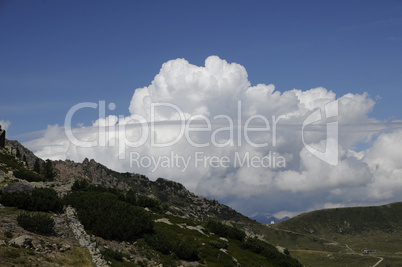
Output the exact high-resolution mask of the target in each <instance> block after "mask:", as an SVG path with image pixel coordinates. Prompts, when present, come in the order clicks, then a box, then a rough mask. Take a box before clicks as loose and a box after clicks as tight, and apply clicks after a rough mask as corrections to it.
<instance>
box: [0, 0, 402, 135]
mask: <svg viewBox="0 0 402 267" xmlns="http://www.w3.org/2000/svg"><path fill="white" fill-rule="evenodd" d="M0 32H1V34H0V48H1V49H0V90H1V97H0V120H9V121H10V122H11V125H10V127H9V129H8V134H9V136H11V137H12V136H18V135H20V134H24V133H28V132H32V131H38V130H43V129H46V127H47V125H53V124H59V125H62V124H63V122H64V116H65V114H66V113H67V111H68V110H69V108H70V107H71V106H73V105H75V104H77V103H79V102H83V101H93V102H97V101H98V100H105V101H106V102H108V103H109V102H114V103H116V106H117V109H116V111H115V113H117V114H122V115H127V114H128V105H129V103H130V99H131V97H132V94H133V92H134V90H135V89H136V88H140V87H144V86H148V85H149V84H150V82H151V81H152V79H153V77H154V76H155V75H156V74H157V73H158V72H159V69H160V68H161V65H162V64H163V63H164V62H166V61H168V60H171V59H176V58H185V59H186V60H188V61H189V62H190V63H192V64H195V65H198V66H202V65H203V64H204V60H205V59H206V58H207V57H208V56H210V55H218V56H219V57H220V58H222V59H225V60H227V61H228V62H237V63H239V64H241V65H243V66H244V67H245V68H246V69H247V72H248V75H249V80H250V82H251V84H252V85H256V84H258V83H265V84H269V83H273V84H274V85H275V86H276V90H279V91H287V90H291V89H293V88H297V89H302V90H308V89H310V88H314V87H318V86H323V87H325V88H327V89H328V90H332V91H333V92H335V93H336V94H337V95H338V96H341V95H343V94H345V93H348V92H353V93H363V92H368V93H369V94H370V96H371V97H372V98H375V97H376V96H377V95H379V96H381V97H382V98H381V100H379V101H378V103H377V104H376V106H375V109H374V111H373V112H372V114H371V116H372V117H375V118H378V119H381V120H392V119H400V118H401V116H400V114H401V109H402V108H401V105H400V104H399V103H400V99H401V97H402V93H401V91H402V90H401V84H402V75H401V70H402V49H401V47H402V3H401V2H400V1H156V2H155V1H152V2H151V1H141V2H140V1H116V2H113V3H112V2H110V1H1V2H0ZM87 113H88V114H87ZM87 113H85V114H84V113H83V114H81V116H82V117H81V118H80V120H81V122H84V123H86V124H89V123H90V122H91V121H92V120H95V119H96V118H93V117H94V116H96V114H95V113H93V114H92V113H91V112H87Z"/></svg>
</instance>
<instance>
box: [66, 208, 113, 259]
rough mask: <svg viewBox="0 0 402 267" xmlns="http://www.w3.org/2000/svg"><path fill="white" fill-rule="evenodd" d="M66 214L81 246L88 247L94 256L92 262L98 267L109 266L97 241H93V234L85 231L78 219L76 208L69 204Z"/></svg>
mask: <svg viewBox="0 0 402 267" xmlns="http://www.w3.org/2000/svg"><path fill="white" fill-rule="evenodd" d="M66 215H67V218H68V224H69V226H70V228H71V230H72V231H73V233H74V236H75V238H76V239H77V240H78V242H79V243H80V245H81V247H83V248H86V249H88V251H89V253H90V254H91V256H92V262H93V263H95V265H96V266H97V267H106V266H109V265H108V263H107V262H106V260H104V259H103V257H102V253H101V252H100V250H99V248H98V245H97V243H96V241H93V239H92V238H91V236H89V235H88V234H87V233H86V232H85V230H84V226H83V225H82V224H81V223H80V221H79V220H78V219H77V217H76V213H75V209H74V208H73V207H71V206H68V207H67V208H66Z"/></svg>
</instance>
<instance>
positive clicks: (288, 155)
mask: <svg viewBox="0 0 402 267" xmlns="http://www.w3.org/2000/svg"><path fill="white" fill-rule="evenodd" d="M333 101H337V104H338V105H337V106H336V107H337V110H329V109H327V110H326V107H327V106H326V105H327V104H328V103H331V102H333ZM374 105H375V101H374V100H372V99H371V98H370V96H368V95H367V94H353V93H349V94H346V95H343V96H337V95H336V93H335V92H332V91H328V90H327V89H325V88H323V87H318V88H313V89H310V90H306V91H302V90H299V89H293V90H289V91H284V92H280V91H277V90H276V89H275V86H274V85H272V84H268V85H266V84H258V85H255V86H253V85H251V84H250V82H249V80H248V74H247V71H246V69H245V68H244V67H243V66H241V65H240V64H237V63H228V62H227V61H225V60H222V59H220V58H219V57H217V56H211V57H208V58H207V59H206V61H205V66H195V65H192V64H190V63H189V62H188V61H186V60H185V59H176V60H171V61H168V62H166V63H164V64H163V65H162V67H161V69H160V71H159V73H158V74H157V75H156V76H155V78H154V79H153V81H151V83H150V85H149V86H147V87H144V88H138V89H136V90H135V91H134V94H133V96H132V99H131V102H130V106H129V111H130V114H131V115H129V116H125V117H124V116H118V114H112V115H109V116H108V117H106V118H98V119H97V120H96V121H95V122H94V123H93V125H92V126H86V127H80V128H73V129H71V134H70V137H71V136H73V137H74V138H75V141H74V140H71V138H70V139H69V138H67V136H66V134H65V132H66V131H65V130H67V131H69V129H70V128H69V127H67V128H64V127H62V126H58V125H53V126H49V127H48V129H47V130H46V133H45V134H44V135H43V136H42V137H41V138H38V139H35V140H32V141H30V142H27V143H26V145H27V146H28V147H30V148H31V149H33V150H34V151H35V153H36V155H38V156H40V157H42V158H51V159H56V158H57V159H65V158H68V159H72V160H75V161H82V160H83V159H84V158H85V157H88V158H94V159H95V160H97V161H99V162H101V163H103V164H105V165H107V166H108V167H110V168H113V169H116V170H118V171H130V172H139V173H143V174H145V175H148V176H149V177H150V178H152V179H155V178H157V177H166V178H169V179H172V180H175V181H178V182H181V183H183V184H184V185H185V186H186V187H187V188H189V189H190V190H192V191H195V192H196V193H199V194H202V195H205V196H209V197H213V198H216V199H219V200H221V201H223V202H225V203H227V204H229V205H231V206H232V207H234V208H236V209H238V210H239V211H242V212H244V213H246V214H253V213H255V212H270V213H276V214H285V213H287V214H290V215H294V214H297V213H298V212H302V211H307V210H311V209H316V208H324V207H331V206H342V205H364V204H379V203H384V202H387V201H395V200H396V199H397V196H398V195H401V194H400V193H401V191H402V186H401V184H402V183H401V180H400V177H401V175H400V174H401V172H402V164H401V162H400V160H399V157H398V156H399V153H400V152H399V151H401V148H402V139H401V136H402V134H401V132H400V131H401V130H400V122H392V123H389V122H388V123H387V122H381V121H378V120H375V119H373V118H370V117H369V114H370V112H371V111H372V109H373V107H374ZM316 109H320V110H321V112H318V113H317V114H318V116H319V117H320V119H321V120H319V121H317V122H316V123H312V124H310V125H308V126H306V127H305V128H304V131H303V134H302V129H303V128H302V126H303V123H304V122H305V120H306V118H307V117H308V116H310V115H311V114H312V113H313V112H314V111H315V110H316ZM335 111H336V114H335V116H332V115H333V113H334V112H335ZM327 113H328V114H327ZM329 114H332V115H331V116H328V115H329ZM326 117H328V118H326ZM334 122H336V123H337V126H338V127H339V128H338V129H339V130H338V132H337V133H338V137H339V143H338V145H337V146H336V145H335V146H334V145H333V144H332V146H328V144H327V142H326V138H327V127H328V125H329V123H334ZM327 124H328V125H327ZM77 140H79V142H77ZM367 141H372V142H373V145H372V147H371V148H369V149H367V150H366V151H359V152H358V151H354V150H353V148H354V145H356V144H357V143H359V142H367ZM83 144H86V145H83ZM305 144H308V146H310V147H311V148H313V149H316V150H317V151H320V152H321V153H324V152H326V148H327V149H328V150H330V152H331V151H335V150H338V152H339V156H338V163H337V165H336V166H333V165H330V164H328V163H326V162H323V161H322V160H320V159H318V158H317V157H316V156H315V155H313V154H311V152H310V151H309V150H308V149H306V146H305ZM85 146H87V147H85ZM88 146H89V147H88Z"/></svg>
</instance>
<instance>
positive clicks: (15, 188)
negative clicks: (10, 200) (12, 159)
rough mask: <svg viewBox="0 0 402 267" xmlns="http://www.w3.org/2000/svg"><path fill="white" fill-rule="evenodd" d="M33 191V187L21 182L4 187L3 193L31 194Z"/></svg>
mask: <svg viewBox="0 0 402 267" xmlns="http://www.w3.org/2000/svg"><path fill="white" fill-rule="evenodd" d="M32 190H33V186H32V185H30V184H28V183H25V182H19V183H16V184H12V185H8V186H5V187H3V189H2V191H3V192H7V193H15V192H27V193H31V192H32Z"/></svg>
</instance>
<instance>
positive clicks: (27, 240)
mask: <svg viewBox="0 0 402 267" xmlns="http://www.w3.org/2000/svg"><path fill="white" fill-rule="evenodd" d="M31 243H32V237H31V236H29V235H21V236H19V237H16V238H14V239H11V240H10V242H9V244H10V245H14V246H19V247H25V246H26V245H28V244H31Z"/></svg>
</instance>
